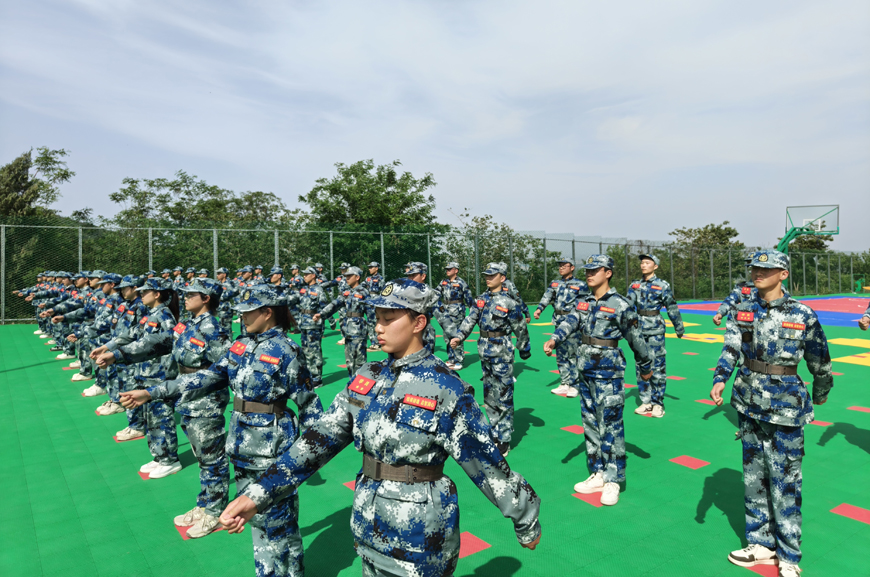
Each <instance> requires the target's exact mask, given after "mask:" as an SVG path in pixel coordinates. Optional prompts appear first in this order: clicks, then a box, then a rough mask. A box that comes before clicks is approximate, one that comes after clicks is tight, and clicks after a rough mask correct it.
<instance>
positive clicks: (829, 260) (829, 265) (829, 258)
mask: <svg viewBox="0 0 870 577" xmlns="http://www.w3.org/2000/svg"><path fill="white" fill-rule="evenodd" d="M828 294H831V253H828Z"/></svg>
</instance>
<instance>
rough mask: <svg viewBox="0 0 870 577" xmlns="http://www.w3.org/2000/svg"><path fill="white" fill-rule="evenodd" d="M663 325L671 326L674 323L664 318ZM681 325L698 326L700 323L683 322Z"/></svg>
mask: <svg viewBox="0 0 870 577" xmlns="http://www.w3.org/2000/svg"><path fill="white" fill-rule="evenodd" d="M665 326H666V327H672V326H674V323H672V322H671V321H669V320H667V319H665ZM683 326H684V327H700V326H701V324H700V323H686V322H684V323H683Z"/></svg>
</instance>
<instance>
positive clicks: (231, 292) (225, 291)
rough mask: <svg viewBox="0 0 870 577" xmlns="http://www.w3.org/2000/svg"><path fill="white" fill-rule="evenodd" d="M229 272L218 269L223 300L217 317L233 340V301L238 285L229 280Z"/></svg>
mask: <svg viewBox="0 0 870 577" xmlns="http://www.w3.org/2000/svg"><path fill="white" fill-rule="evenodd" d="M229 272H230V271H229V270H228V269H227V268H226V267H223V266H222V267H221V268H219V269H217V275H216V276H217V278H216V279H215V280H217V282H219V283H220V285H221V289H222V290H221V298H220V304H219V305H218V312H217V317H218V321H219V322H220V324H221V326H222V327H223V328H224V330H225V331H226V332H227V335H228V336H229V337H230V339H232V338H233V299H234V298H235V297H236V292H237V291H236V285H235V284H234V283H233V282H232V281H231V280H228V279H227V275H228V274H229Z"/></svg>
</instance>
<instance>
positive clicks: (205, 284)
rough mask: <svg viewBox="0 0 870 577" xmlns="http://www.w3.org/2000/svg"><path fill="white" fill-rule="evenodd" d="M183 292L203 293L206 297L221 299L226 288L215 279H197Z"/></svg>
mask: <svg viewBox="0 0 870 577" xmlns="http://www.w3.org/2000/svg"><path fill="white" fill-rule="evenodd" d="M181 291H182V292H186V293H202V294H204V295H214V296H216V297H219V296H221V294H222V293H223V292H224V287H222V286H221V284H220V283H219V282H218V281H216V280H214V279H213V278H195V279H193V281H192V282H191V283H190V284H189V285H188V286H186V287H184V288H183V289H181Z"/></svg>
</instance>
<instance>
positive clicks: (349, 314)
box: [345, 313, 363, 317]
mask: <svg viewBox="0 0 870 577" xmlns="http://www.w3.org/2000/svg"><path fill="white" fill-rule="evenodd" d="M345 316H346V317H362V316H363V314H362V313H347V314H346V315H345Z"/></svg>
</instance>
